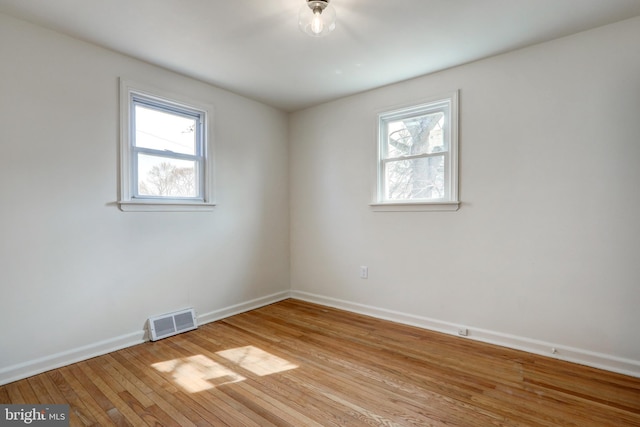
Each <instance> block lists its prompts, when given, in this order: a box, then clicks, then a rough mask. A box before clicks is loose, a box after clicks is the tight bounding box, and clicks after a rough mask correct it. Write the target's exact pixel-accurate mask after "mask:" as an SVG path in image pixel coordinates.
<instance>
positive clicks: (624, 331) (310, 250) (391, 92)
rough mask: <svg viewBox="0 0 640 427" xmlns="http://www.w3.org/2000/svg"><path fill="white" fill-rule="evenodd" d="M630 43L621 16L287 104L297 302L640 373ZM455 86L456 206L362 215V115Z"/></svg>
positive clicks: (638, 220) (636, 153)
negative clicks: (356, 91) (414, 74)
mask: <svg viewBox="0 0 640 427" xmlns="http://www.w3.org/2000/svg"><path fill="white" fill-rule="evenodd" d="M638 40H640V19H633V20H629V21H624V22H621V23H618V24H614V25H610V26H607V27H603V28H599V29H596V30H592V31H589V32H585V33H581V34H578V35H575V36H572V37H568V38H564V39H560V40H556V41H553V42H550V43H545V44H542V45H537V46H534V47H531V48H528V49H524V50H519V51H515V52H511V53H508V54H504V55H501V56H497V57H493V58H489V59H486V60H483V61H479V62H475V63H471V64H467V65H464V66H461V67H457V68H454V69H450V70H447V71H444V72H441V73H438V74H434V75H429V76H425V77H422V78H418V79H414V80H411V81H407V82H403V83H400V84H395V85H391V86H388V87H384V88H381V89H378V90H374V91H371V92H367V93H364V94H360V95H357V96H352V97H349V98H345V99H341V100H338V101H335V102H332V103H328V104H324V105H321V106H318V107H315V108H311V109H307V110H304V111H300V112H297V113H295V114H293V115H292V118H291V122H290V140H291V142H290V144H291V153H290V167H291V199H292V202H291V203H292V211H291V254H292V258H291V263H292V269H291V282H292V289H293V290H294V295H297V296H299V297H302V298H307V299H310V300H315V301H318V302H323V303H328V304H332V305H335V306H340V307H345V308H350V309H354V310H357V311H362V312H364V313H370V314H376V315H381V316H383V317H388V318H392V319H398V320H401V321H407V322H409V323H415V324H422V325H426V326H431V327H434V328H436V329H440V330H443V331H447V332H453V333H455V332H456V327H457V326H459V325H464V326H467V327H469V328H470V338H477V339H482V340H487V341H492V342H497V343H501V344H506V345H511V346H513V347H519V348H526V349H528V350H530V351H535V352H540V353H543V354H550V351H551V346H555V347H557V348H558V350H559V354H558V356H557V357H565V358H567V359H570V360H575V361H580V362H584V363H588V364H592V365H596V366H603V367H606V368H610V369H613V370H619V371H622V372H627V373H632V374H634V375H639V376H640V339H639V337H640V335H639V333H638V331H637V327H638V325H640V310H639V307H640V190H639V188H638V186H639V184H640V78H639V76H640V49H638ZM423 54H425V55H428V52H424V53H423ZM455 89H459V90H460V183H461V187H460V194H461V200H462V206H461V209H460V210H459V211H458V212H445V213H442V212H410V213H402V212H372V211H371V209H370V208H369V206H368V203H369V202H370V201H371V184H372V180H373V168H374V155H375V152H374V150H375V144H376V141H375V112H376V111H377V110H381V109H385V108H391V107H393V106H396V105H402V104H406V103H409V102H412V101H414V100H420V99H421V98H424V97H430V96H432V95H438V94H441V93H446V92H449V91H451V90H455ZM360 265H368V266H369V274H370V276H369V279H368V280H363V279H360V278H359V266H360Z"/></svg>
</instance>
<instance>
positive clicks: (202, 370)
mask: <svg viewBox="0 0 640 427" xmlns="http://www.w3.org/2000/svg"><path fill="white" fill-rule="evenodd" d="M151 366H153V367H154V368H155V369H156V370H158V371H160V372H165V373H169V374H171V375H172V377H173V380H174V381H175V383H176V384H178V385H179V386H180V387H182V388H183V389H185V390H186V391H188V392H189V393H197V392H199V391H204V390H208V389H210V388H213V387H217V386H220V385H223V384H229V383H235V382H238V381H242V380H244V379H245V377H243V376H242V375H239V374H237V373H235V372H233V371H232V370H231V369H229V368H227V367H225V366H223V365H221V364H219V363H216V362H214V361H213V360H211V359H209V358H208V357H206V356H203V355H201V354H199V355H197V356H191V357H185V358H182V359H173V360H167V361H165V362H159V363H154V364H153V365H151Z"/></svg>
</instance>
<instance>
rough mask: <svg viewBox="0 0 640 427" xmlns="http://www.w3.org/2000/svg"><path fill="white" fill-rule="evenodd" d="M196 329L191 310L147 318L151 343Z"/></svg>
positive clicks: (194, 315)
mask: <svg viewBox="0 0 640 427" xmlns="http://www.w3.org/2000/svg"><path fill="white" fill-rule="evenodd" d="M197 327H198V325H197V322H196V312H195V311H194V310H193V308H187V309H185V310H180V311H176V312H173V313H167V314H163V315H161V316H155V317H150V318H149V334H150V335H151V341H157V340H159V339H162V338H167V337H170V336H172V335H177V334H181V333H182V332H187V331H191V330H193V329H196V328H197Z"/></svg>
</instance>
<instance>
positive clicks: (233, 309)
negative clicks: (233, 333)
mask: <svg viewBox="0 0 640 427" xmlns="http://www.w3.org/2000/svg"><path fill="white" fill-rule="evenodd" d="M290 297H291V293H290V292H289V291H284V292H278V293H275V294H271V295H267V296H266V297H262V298H256V299H253V300H251V301H247V302H243V303H241V304H236V305H232V306H230V307H226V308H221V309H219V310H214V311H210V312H208V313H204V314H198V324H200V325H204V324H205V323H210V322H215V321H216V320H220V319H224V318H227V317H230V316H233V315H235V314H240V313H245V312H247V311H250V310H255V309H256V308H260V307H264V306H265V305H269V304H273V303H276V302H278V301H282V300H285V299H287V298H290Z"/></svg>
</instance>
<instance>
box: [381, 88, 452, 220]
mask: <svg viewBox="0 0 640 427" xmlns="http://www.w3.org/2000/svg"><path fill="white" fill-rule="evenodd" d="M443 106H445V107H446V108H445V110H448V122H445V129H444V131H445V138H447V139H448V146H449V150H448V151H447V154H446V156H445V192H446V196H445V197H443V198H442V199H436V200H385V196H384V194H385V188H384V166H385V163H386V162H388V161H389V159H386V158H384V157H383V153H384V148H385V145H386V144H387V135H386V132H385V129H386V123H387V122H389V121H392V120H399V119H402V118H405V117H406V118H408V117H412V116H416V115H421V114H428V113H431V112H437V111H441V110H442V109H443V108H442V107H443ZM376 126H377V144H376V168H375V169H376V175H375V184H374V188H373V191H372V192H373V202H372V203H370V206H371V208H372V209H373V210H374V211H379V212H388V211H456V210H458V209H459V207H460V200H459V199H458V91H454V92H452V93H449V94H445V95H441V96H437V97H432V98H429V99H423V100H421V101H419V102H416V103H413V104H411V105H405V106H400V107H395V108H393V109H388V110H385V111H380V112H378V114H377V117H376ZM429 156H430V155H429V154H423V155H418V156H410V157H407V159H412V158H419V157H429Z"/></svg>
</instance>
